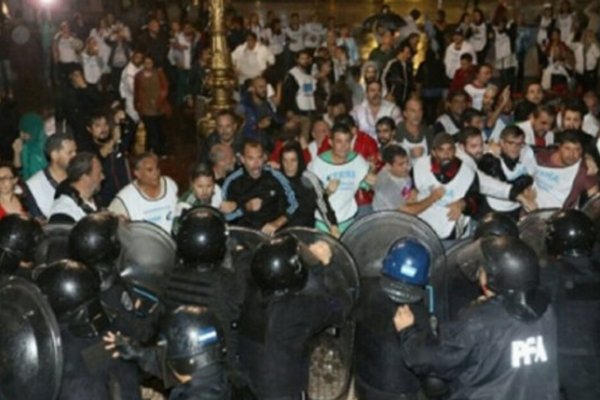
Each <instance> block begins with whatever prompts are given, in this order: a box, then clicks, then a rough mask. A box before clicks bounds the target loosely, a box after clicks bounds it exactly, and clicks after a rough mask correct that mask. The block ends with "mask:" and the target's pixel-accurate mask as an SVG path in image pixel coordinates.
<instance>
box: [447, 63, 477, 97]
mask: <svg viewBox="0 0 600 400" xmlns="http://www.w3.org/2000/svg"><path fill="white" fill-rule="evenodd" d="M475 71H476V69H475V67H471V68H470V69H468V70H466V71H465V70H464V69H462V68H459V69H457V70H456V72H455V73H454V78H453V79H452V82H450V88H449V89H450V91H451V92H457V91H460V90H465V86H467V84H468V83H471V82H473V79H475Z"/></svg>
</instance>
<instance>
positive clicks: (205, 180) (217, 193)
mask: <svg viewBox="0 0 600 400" xmlns="http://www.w3.org/2000/svg"><path fill="white" fill-rule="evenodd" d="M222 200H223V198H222V196H221V188H220V187H219V185H217V183H216V182H215V173H214V172H213V169H212V167H211V165H210V164H207V163H199V164H196V165H194V167H192V171H191V173H190V187H189V189H188V190H187V191H186V192H185V193H184V194H183V195H182V196H181V197H180V198H179V201H178V202H177V208H176V209H175V221H174V223H173V232H177V229H178V228H179V220H180V219H181V216H182V215H183V214H184V213H185V212H186V211H187V210H189V209H192V208H196V207H200V206H211V207H214V208H219V207H220V206H221V203H222Z"/></svg>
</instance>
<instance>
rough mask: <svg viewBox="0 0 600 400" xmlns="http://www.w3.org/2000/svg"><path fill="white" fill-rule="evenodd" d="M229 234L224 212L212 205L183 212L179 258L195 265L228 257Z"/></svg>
mask: <svg viewBox="0 0 600 400" xmlns="http://www.w3.org/2000/svg"><path fill="white" fill-rule="evenodd" d="M228 236H229V231H228V229H227V224H226V223H225V218H224V217H223V214H221V213H220V212H219V211H218V210H216V209H214V208H212V207H206V206H201V207H198V208H194V209H192V210H190V211H188V212H187V213H186V214H185V215H184V216H183V218H182V219H181V224H180V226H179V230H178V231H177V235H176V238H175V241H176V242H177V254H178V256H179V259H180V260H181V261H182V262H183V264H185V265H187V266H191V267H204V268H206V267H207V266H215V265H217V264H218V263H220V262H221V261H223V259H224V257H225V253H226V251H227V238H228Z"/></svg>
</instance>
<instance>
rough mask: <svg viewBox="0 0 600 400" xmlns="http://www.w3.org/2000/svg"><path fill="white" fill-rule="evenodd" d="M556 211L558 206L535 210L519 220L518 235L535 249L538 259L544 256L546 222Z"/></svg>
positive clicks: (542, 258)
mask: <svg viewBox="0 0 600 400" xmlns="http://www.w3.org/2000/svg"><path fill="white" fill-rule="evenodd" d="M557 211H559V209H558V208H545V209H541V210H537V211H534V212H532V213H529V214H527V215H526V216H524V217H523V218H521V220H520V221H519V224H518V225H519V237H520V238H521V240H523V241H524V242H525V243H527V244H528V245H529V246H530V247H531V248H532V249H533V250H534V251H535V253H536V254H537V256H538V257H539V258H540V261H542V260H544V259H545V258H546V226H547V222H548V220H549V219H550V217H552V216H553V215H554V214H555V213H556V212H557ZM540 265H542V263H540ZM542 266H543V265H542Z"/></svg>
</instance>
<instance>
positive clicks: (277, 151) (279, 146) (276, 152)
mask: <svg viewBox="0 0 600 400" xmlns="http://www.w3.org/2000/svg"><path fill="white" fill-rule="evenodd" d="M286 143H287V142H284V141H283V140H281V139H278V140H276V141H275V146H274V148H273V151H272V152H271V157H270V158H269V159H270V161H273V162H276V163H278V164H279V158H280V157H281V150H283V146H284V145H285V144H286ZM302 157H303V158H304V163H305V165H308V164H309V163H310V160H311V158H312V157H311V156H310V151H308V149H302Z"/></svg>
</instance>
